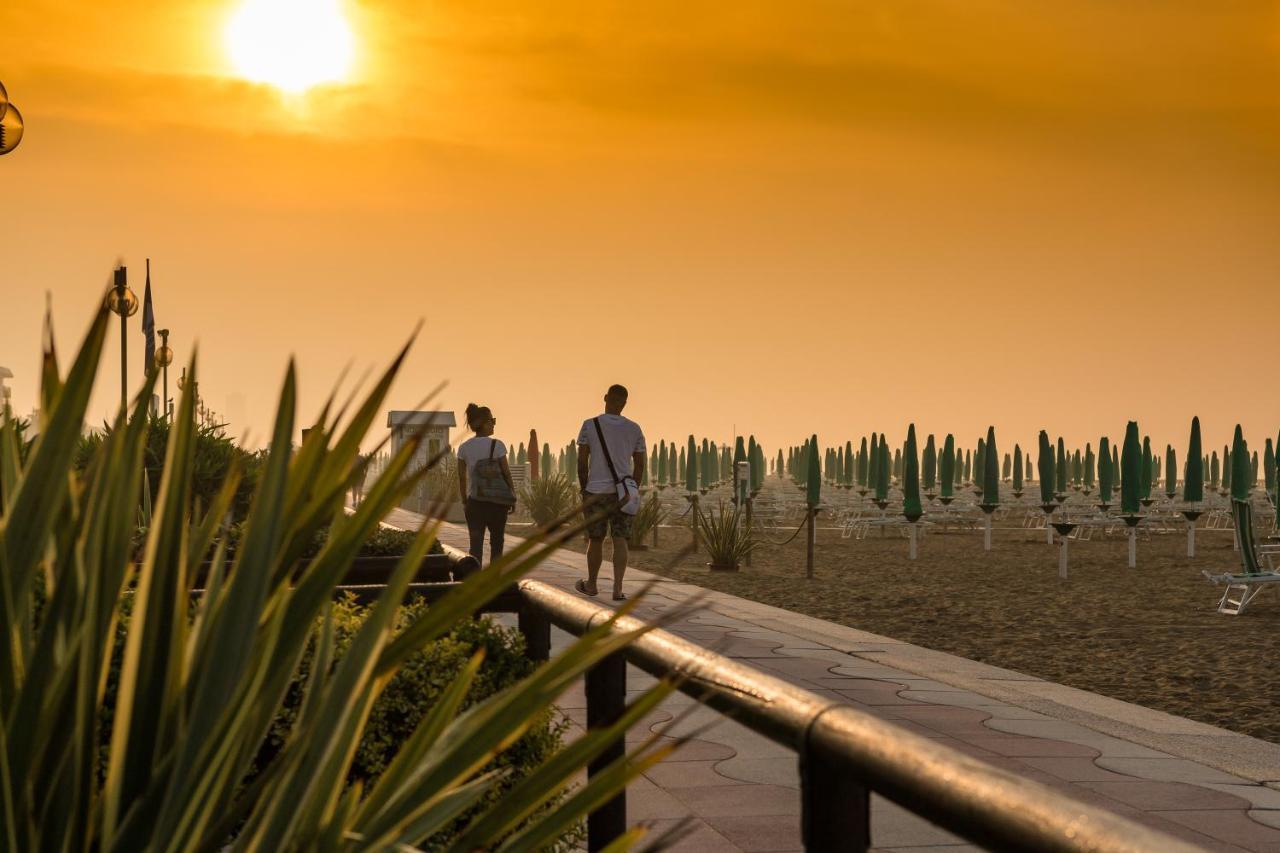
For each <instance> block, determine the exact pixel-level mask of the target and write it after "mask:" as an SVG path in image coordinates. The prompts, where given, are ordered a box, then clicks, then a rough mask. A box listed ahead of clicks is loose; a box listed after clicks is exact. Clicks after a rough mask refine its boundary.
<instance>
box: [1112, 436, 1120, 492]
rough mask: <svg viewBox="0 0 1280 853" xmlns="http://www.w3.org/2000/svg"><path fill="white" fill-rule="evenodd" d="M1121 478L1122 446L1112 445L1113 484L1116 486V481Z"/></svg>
mask: <svg viewBox="0 0 1280 853" xmlns="http://www.w3.org/2000/svg"><path fill="white" fill-rule="evenodd" d="M1119 476H1120V446H1119V445H1117V444H1113V445H1111V484H1112V486H1114V485H1115V481H1116V479H1117V478H1119Z"/></svg>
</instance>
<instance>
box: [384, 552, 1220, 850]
mask: <svg viewBox="0 0 1280 853" xmlns="http://www.w3.org/2000/svg"><path fill="white" fill-rule="evenodd" d="M448 551H450V552H452V553H454V554H458V555H459V556H461V554H460V552H457V551H455V550H454V549H448ZM454 586H455V584H419V585H415V587H414V588H415V589H416V590H417V591H418V592H419V593H421V594H423V595H426V596H427V597H428V599H433V598H438V597H439V596H441V595H444V594H447V593H448V592H449V591H450V590H451V589H452V588H453V587H454ZM366 589H369V588H366ZM370 592H371V593H372V590H371V589H370ZM483 612H488V613H515V614H516V615H517V618H518V626H519V630H520V632H521V633H522V634H523V635H524V637H525V640H526V650H527V653H528V655H529V656H530V657H531V658H532V659H534V660H546V659H547V658H548V657H549V656H550V652H551V628H552V626H555V627H557V628H560V629H562V630H564V631H567V632H568V633H570V634H573V635H575V636H580V635H582V634H583V633H584V632H586V631H587V630H589V629H590V628H593V627H596V626H598V625H599V624H601V623H603V622H605V621H607V620H608V619H610V618H612V617H613V616H614V611H612V610H610V609H609V608H607V607H603V606H601V605H598V604H595V603H593V602H591V601H588V600H586V599H584V598H582V597H581V596H577V595H573V594H572V593H569V592H566V591H564V590H562V589H559V588H557V587H554V586H551V585H549V584H545V583H542V582H539V581H534V580H522V581H520V582H519V583H518V584H517V585H516V587H515V588H514V589H512V590H509V591H507V592H505V593H503V594H502V595H500V596H498V597H497V598H495V599H494V600H493V601H491V602H490V603H489V604H488V605H486V606H485V607H484V608H483ZM642 625H644V623H643V622H641V621H640V620H638V619H636V618H635V617H630V616H624V617H622V618H620V619H618V621H617V623H616V624H615V626H614V628H613V630H614V631H620V632H627V631H634V630H636V629H637V628H640V627H642ZM627 663H631V664H633V665H635V666H636V667H638V668H639V669H641V670H643V671H645V672H647V673H649V674H650V675H653V676H655V677H658V678H671V679H673V680H674V681H675V683H676V684H677V685H678V687H679V689H680V690H681V691H683V692H684V693H686V694H688V695H689V696H691V697H693V698H694V699H696V700H697V701H699V702H701V703H702V704H704V705H707V706H708V707H711V708H714V709H715V710H717V711H720V712H721V713H723V714H725V715H726V716H728V717H730V718H731V719H733V720H735V721H736V722H738V723H740V724H742V725H744V726H746V727H747V728H749V729H751V730H753V731H755V732H757V733H758V734H761V735H763V736H765V737H767V738H769V739H770V740H772V741H774V742H775V743H778V744H781V745H782V746H785V747H788V748H790V749H792V750H794V751H795V753H796V757H797V759H798V769H797V772H798V773H799V776H800V795H801V817H800V823H801V835H802V838H803V840H804V845H805V849H806V850H811V851H824V853H825V851H858V853H861V851H865V850H866V849H867V848H868V847H869V846H870V843H871V837H870V836H871V799H870V798H871V793H872V792H875V793H877V794H880V795H882V796H884V797H885V798H887V799H889V800H892V801H893V802H896V803H897V804H898V805H900V806H902V807H904V808H906V809H907V810H909V811H911V812H913V813H915V814H917V815H919V816H920V817H922V818H925V819H926V820H928V821H930V822H932V823H934V824H936V825H937V826H940V827H942V828H943V829H946V830H949V831H951V832H953V833H955V834H956V835H959V836H962V837H963V838H965V839H968V840H969V841H972V842H974V843H976V844H979V845H982V846H984V847H987V848H989V849H993V850H1019V851H1036V853H1040V851H1099V853H1101V851H1114V852H1115V853H1121V851H1124V853H1138V851H1146V853H1181V852H1182V851H1193V850H1198V849H1200V848H1197V847H1194V846H1192V845H1188V844H1186V843H1184V842H1182V841H1179V840H1176V839H1174V838H1171V837H1169V836H1167V835H1164V834H1163V833H1160V832H1158V831H1156V830H1153V829H1150V828H1148V827H1145V826H1142V825H1140V824H1137V823H1134V822H1133V821H1130V820H1127V819H1126V818H1123V817H1120V816H1119V815H1116V814H1113V813H1111V812H1108V811H1106V810H1104V809H1100V808H1097V807H1095V806H1090V805H1086V804H1084V803H1080V802H1077V801H1076V800H1074V799H1071V798H1070V797H1069V796H1066V795H1064V794H1060V793H1058V792H1056V791H1053V790H1051V789H1049V788H1047V787H1045V786H1043V785H1040V784H1039V783H1037V782H1033V781H1031V780H1028V779H1025V778H1023V777H1020V776H1017V775H1015V774H1013V773H1010V772H1008V771H1005V770H1001V769H999V768H996V767H992V766H991V765H989V764H985V763H984V762H982V761H979V760H978V759H976V758H972V757H969V756H967V755H964V754H963V753H961V752H957V751H956V750H953V749H950V748H948V747H945V746H943V745H941V744H939V743H937V742H935V741H933V740H931V739H929V738H925V737H921V736H920V735H916V734H913V733H912V732H909V731H906V730H905V729H902V728H899V727H898V726H895V725H893V724H892V723H889V722H886V721H884V720H881V719H879V718H877V717H874V716H872V715H870V714H867V713H865V712H862V711H859V710H857V709H856V708H854V707H852V706H850V705H847V704H844V703H841V702H837V701H833V700H831V699H827V698H823V697H821V696H818V695H817V694H815V693H812V692H810V691H808V690H804V689H802V688H800V687H797V686H795V685H793V684H790V683H788V682H786V681H783V680H782V679H780V678H777V677H774V676H771V675H767V674H765V673H763V672H760V671H759V670H756V669H753V668H751V667H749V666H745V665H744V664H741V663H738V662H736V661H733V660H731V659H729V658H726V657H724V656H722V655H718V654H716V653H714V652H711V651H708V650H707V649H704V648H702V647H701V646H698V645H696V644H694V643H691V642H689V641H688V640H684V639H682V638H680V637H677V636H675V635H674V634H671V633H670V632H667V631H663V630H660V629H654V630H651V631H649V632H648V633H646V634H644V635H642V636H641V637H640V638H639V639H638V640H636V641H634V642H633V643H631V644H630V645H629V646H628V647H627V648H626V649H625V651H623V652H620V653H618V654H616V655H613V656H612V657H610V658H607V659H606V660H604V661H602V662H601V663H600V664H598V665H597V666H595V667H594V668H593V669H591V670H590V671H589V672H588V673H587V677H586V697H587V725H588V727H595V726H598V725H607V724H608V723H609V722H611V721H612V720H615V719H617V717H618V716H619V715H621V713H622V711H623V708H624V706H625V704H626V692H627V686H626V665H627ZM624 749H625V746H624V743H623V741H622V740H621V739H620V740H619V741H617V742H616V743H615V744H613V745H612V746H611V747H610V749H608V750H607V751H606V752H605V753H604V754H603V755H601V756H600V757H599V758H598V759H597V760H596V761H595V762H593V763H592V765H591V766H590V767H588V774H594V773H595V772H598V770H600V769H601V768H603V767H605V766H606V765H608V764H609V763H610V762H611V761H613V760H615V759H617V758H619V757H621V756H622V755H623V753H624ZM626 829H627V807H626V794H625V793H623V794H621V795H619V796H618V797H617V798H615V799H614V800H612V801H610V802H609V803H607V804H605V805H604V806H603V807H601V808H600V809H598V810H597V811H596V812H594V813H593V814H592V815H590V817H589V818H588V826H587V835H588V838H587V845H588V849H589V850H601V849H603V848H604V847H605V846H606V845H607V844H608V843H609V842H610V841H612V840H613V839H615V838H617V837H618V836H619V835H621V834H622V833H623V832H625V831H626Z"/></svg>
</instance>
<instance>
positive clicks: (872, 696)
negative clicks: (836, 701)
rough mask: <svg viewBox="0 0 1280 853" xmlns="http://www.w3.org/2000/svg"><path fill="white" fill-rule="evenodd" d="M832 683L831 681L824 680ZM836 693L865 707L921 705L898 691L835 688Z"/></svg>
mask: <svg viewBox="0 0 1280 853" xmlns="http://www.w3.org/2000/svg"><path fill="white" fill-rule="evenodd" d="M824 681H828V682H830V681H831V679H824ZM834 692H836V693H838V694H839V695H840V696H842V697H843V698H845V699H849V700H852V701H854V702H859V703H861V704H863V705H919V704H920V703H919V702H917V701H915V700H914V699H906V698H904V697H902V696H900V695H898V692H897V691H896V690H879V689H878V690H847V689H845V688H843V687H836V688H834Z"/></svg>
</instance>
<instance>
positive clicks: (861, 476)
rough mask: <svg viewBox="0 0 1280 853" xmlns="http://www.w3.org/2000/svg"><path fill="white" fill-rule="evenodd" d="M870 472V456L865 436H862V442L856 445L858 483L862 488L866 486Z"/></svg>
mask: <svg viewBox="0 0 1280 853" xmlns="http://www.w3.org/2000/svg"><path fill="white" fill-rule="evenodd" d="M870 473H871V465H870V457H869V455H868V453H867V437H866V436H865V435H864V436H863V437H862V444H861V446H859V447H858V485H859V486H861V487H862V488H864V489H865V488H866V487H867V477H868V476H869V475H870Z"/></svg>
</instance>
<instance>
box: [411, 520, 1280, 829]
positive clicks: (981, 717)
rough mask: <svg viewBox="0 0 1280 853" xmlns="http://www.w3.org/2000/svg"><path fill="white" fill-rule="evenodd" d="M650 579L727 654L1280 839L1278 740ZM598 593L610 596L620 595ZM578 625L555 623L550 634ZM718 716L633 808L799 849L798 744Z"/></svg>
mask: <svg viewBox="0 0 1280 853" xmlns="http://www.w3.org/2000/svg"><path fill="white" fill-rule="evenodd" d="M387 522H388V523H389V524H393V525H395V526H397V527H403V528H406V529H413V528H416V526H417V525H418V523H420V517H419V516H416V515H415V514H413V513H408V512H403V511H400V510H397V511H395V512H394V513H393V514H392V515H391V516H390V517H388V519H387ZM441 538H442V539H443V540H444V541H445V542H447V543H448V544H450V545H453V546H454V547H458V548H462V549H464V550H465V548H466V530H465V529H464V528H460V527H458V526H456V525H446V526H445V528H444V530H443V532H442V534H441ZM610 572H611V567H610V565H609V563H608V560H607V559H606V563H605V568H604V570H603V572H602V577H601V581H602V582H601V588H602V589H604V590H608V589H610V583H611V577H610ZM584 573H585V558H584V557H583V556H582V555H581V554H577V553H574V552H570V551H561V552H559V554H558V555H557V557H556V558H555V559H553V560H550V561H548V562H547V563H546V564H545V565H543V566H542V567H540V568H539V569H538V571H537V573H536V574H535V575H534V577H536V578H537V579H539V580H542V581H546V582H548V583H551V584H555V585H556V586H560V587H562V588H564V589H570V590H571V589H572V584H573V581H574V580H576V579H577V578H580V577H583V576H584ZM651 582H656V584H655V586H654V587H653V588H652V589H651V591H650V593H649V596H648V597H647V598H646V600H645V602H644V603H643V604H642V606H641V607H640V608H639V609H638V611H637V615H638V616H640V617H642V618H643V617H645V616H646V615H648V616H653V615H656V614H657V613H660V612H662V611H664V610H670V609H672V608H674V607H675V606H676V605H678V604H680V603H682V602H685V601H687V600H688V599H689V598H690V597H691V596H692V595H694V594H695V593H697V594H702V595H703V597H704V603H703V605H702V606H701V607H700V608H699V609H698V610H696V611H694V612H692V613H690V614H688V615H686V616H685V617H684V618H682V619H681V620H680V621H678V622H676V623H674V624H673V625H671V626H670V627H668V629H667V630H670V631H672V632H673V633H675V634H678V635H680V636H682V637H685V638H687V639H689V640H691V641H693V642H696V643H699V644H701V645H704V646H706V647H708V648H711V649H713V650H715V651H718V652H719V653H721V654H723V655H726V656H727V657H731V658H737V659H740V660H742V661H744V662H745V663H747V664H749V665H750V666H753V667H756V668H758V669H760V670H762V671H764V672H768V673H770V674H772V675H775V676H780V677H782V678H784V679H786V680H788V681H790V682H793V683H795V684H797V685H799V686H801V687H803V688H805V689H807V690H811V691H813V692H815V693H818V694H821V695H824V696H829V697H832V698H837V699H841V700H843V701H845V702H847V703H848V704H850V705H853V706H854V707H856V708H858V709H860V710H863V711H866V712H867V713H869V714H874V715H875V716H877V717H882V718H884V719H887V720H890V721H892V722H893V723H895V724H897V725H900V726H902V727H904V728H907V729H909V730H911V731H913V732H916V733H917V734H920V735H923V736H925V737H930V738H937V739H938V740H940V741H941V742H943V743H945V744H946V745H947V746H949V747H951V748H953V749H956V750H959V751H961V752H964V753H967V754H969V755H973V756H977V757H978V758H981V759H982V760H983V761H986V762H988V763H990V764H993V765H996V766H999V767H1003V768H1005V769H1007V770H1010V771H1012V772H1015V773H1018V774H1021V775H1023V776H1025V777H1027V778H1029V779H1034V780H1036V781H1037V782H1040V783H1042V784H1045V785H1047V786H1049V787H1052V788H1056V789H1058V790H1060V791H1063V792H1064V793H1066V794H1068V795H1070V796H1072V797H1075V798H1077V799H1079V800H1082V801H1085V802H1089V803H1093V804H1095V805H1098V806H1100V807H1103V808H1106V809H1109V810H1111V811H1113V812H1116V813H1118V814H1122V815H1125V816H1127V817H1129V818H1131V819H1133V820H1135V821H1138V822H1140V823H1144V824H1147V825H1149V826H1152V827H1155V828H1157V829H1159V830H1161V831H1163V832H1166V833H1168V834H1169V835H1172V836H1175V837H1178V838H1181V839H1184V840H1186V841H1189V842H1192V843H1195V844H1199V845H1201V846H1203V847H1205V848H1206V849H1209V850H1228V851H1239V850H1253V851H1280V746H1277V745H1275V744H1271V743H1267V742H1265V741H1260V740H1257V739H1255V738H1249V737H1245V736H1243V735H1238V734H1234V733H1231V732H1227V731H1225V730H1223V729H1219V728H1215V727H1212V726H1207V725H1204V724H1201V723H1196V722H1192V721H1190V720H1186V719H1183V718H1179V717H1173V716H1170V715H1168V714H1164V713H1160V712H1157V711H1152V710H1149V709H1146V708H1141V707H1139V706H1136V705H1131V704H1128V703H1125V702H1119V701H1116V700H1113V699H1108V698H1105V697H1102V696H1098V695H1096V694H1092V693H1086V692H1084V691H1080V690H1075V689H1073V688H1069V687H1064V686H1062V685H1059V684H1053V683H1051V682H1047V681H1043V680H1041V679H1038V678H1034V677H1032V676H1028V675H1023V674H1020V673H1017V672H1012V671H1009V670H1004V669H999V668H997V667H992V666H986V665H984V664H978V663H975V662H973V661H969V660H965V659H962V658H958V657H954V656H952V655H948V654H944V653H941V652H935V651H931V650H928V649H923V648H920V647H918V646H912V645H910V644H907V643H902V642H899V641H897V640H893V639H890V638H887V637H880V636H877V635H875V634H870V633H867V632H864V631H858V630H855V629H852V628H847V627H844V626H841V625H836V624H833V623H830V622H824V621H822V620H819V619H813V618H810V617H807V616H801V615H799V614H795V613H791V612H788V611H785V610H780V609H778V608H775V607H769V606H767V605H763V604H757V603H755V602H751V601H747V600H744V599H741V598H737V597H734V596H731V595H725V594H723V593H717V592H710V591H706V590H702V589H700V588H698V587H694V586H690V585H688V584H681V583H676V582H674V581H668V580H664V579H661V578H657V577H655V576H653V575H649V574H647V573H645V572H640V571H634V570H631V571H628V573H627V582H626V587H627V590H628V592H629V593H634V592H636V591H638V590H639V589H640V587H641V586H643V585H645V584H648V583H651ZM797 582H802V581H797ZM596 600H597V601H599V602H600V603H601V604H604V605H609V604H610V601H609V597H608V595H607V594H605V595H601V596H600V597H599V598H597V599H596ZM1223 618H1227V617H1223ZM569 639H570V638H569V637H568V636H567V635H565V634H563V633H562V632H559V631H555V632H554V636H553V641H552V642H553V648H557V647H562V646H563V645H565V644H567V643H568V642H569ZM1046 641H1047V642H1052V638H1046ZM651 683H652V679H651V678H650V677H649V676H648V675H646V674H645V673H642V672H640V671H639V670H636V669H634V668H631V669H630V670H629V672H628V688H629V689H630V690H641V689H643V688H644V687H645V686H647V685H649V684H651ZM585 704H586V703H585V699H584V697H583V695H582V691H581V689H579V690H577V691H576V692H574V693H571V694H570V695H569V696H568V697H566V701H565V702H563V703H562V708H563V709H564V712H565V714H566V715H567V716H568V717H569V718H570V719H571V720H572V721H573V722H574V723H575V725H578V726H581V725H582V724H583V721H584V719H585V714H586V711H585ZM691 704H692V700H690V699H688V698H686V697H684V696H675V697H672V698H671V699H670V700H669V701H668V702H667V703H666V704H665V705H664V706H663V709H662V710H661V711H660V712H659V713H657V714H655V715H654V716H653V717H652V719H650V720H648V721H646V722H647V725H648V726H649V727H653V728H658V727H661V726H662V724H663V723H665V722H667V721H670V720H672V719H673V715H674V714H676V713H680V712H682V711H687V710H689V706H690V705H691ZM708 724H710V726H711V727H710V728H709V729H708V730H706V731H702V732H701V733H700V734H699V735H698V738H697V740H695V741H693V742H691V743H689V744H688V745H687V746H685V747H684V748H683V749H681V750H679V751H678V752H677V753H676V754H675V755H674V756H673V757H672V759H671V760H669V761H666V762H664V763H663V764H661V765H659V766H658V767H656V768H655V769H654V770H652V771H651V772H650V773H648V774H647V775H646V777H645V778H643V779H641V780H640V781H638V782H637V783H636V784H635V785H633V786H632V787H631V788H630V789H629V790H628V800H627V805H628V810H629V816H630V818H631V820H632V821H634V822H637V823H640V822H643V823H649V824H653V825H655V826H660V827H661V826H668V825H671V824H672V823H673V822H675V821H678V820H681V819H692V820H693V826H694V832H693V834H692V835H691V836H689V837H688V838H687V839H686V840H685V841H684V842H683V843H682V845H681V846H680V848H679V849H681V850H687V851H706V852H707V853H711V851H766V850H768V851H786V850H799V849H801V845H800V835H799V814H800V799H799V781H798V780H799V777H798V775H797V769H796V758H795V755H794V754H793V753H791V752H790V751H788V750H786V749H784V748H782V747H780V746H777V745H775V744H774V743H772V742H771V741H769V740H766V739H765V738H763V737H761V736H759V735H757V734H755V733H754V732H751V731H750V730H748V729H746V728H745V727H743V726H741V725H739V724H737V723H734V722H732V721H729V720H725V719H723V718H721V717H720V716H719V715H718V714H716V713H714V712H712V711H709V710H707V709H703V708H699V709H694V710H693V713H692V714H691V715H690V716H688V717H685V718H684V719H683V720H682V721H681V723H680V727H679V729H678V730H677V733H681V732H693V731H696V730H699V729H702V728H703V727H704V726H707V725H708ZM643 734H644V733H643V732H634V733H633V735H632V737H633V738H635V739H639V738H640V737H642V736H643ZM871 813H872V834H871V841H872V845H873V846H874V847H875V848H876V849H878V850H894V851H944V850H945V851H960V850H970V849H976V848H972V847H971V846H969V845H966V844H963V843H962V842H961V841H960V840H959V839H957V838H955V837H954V836H952V835H950V834H948V833H946V832H944V831H942V830H940V829H938V828H936V827H934V826H932V825H930V824H928V823H927V822H925V821H923V820H921V819H920V818H917V817H915V816H914V815H911V814H910V813H908V812H906V811H905V810H903V809H901V808H899V807H898V806H896V805H894V804H893V803H890V802H888V801H885V800H883V799H880V798H879V797H873V802H872V806H871Z"/></svg>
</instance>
